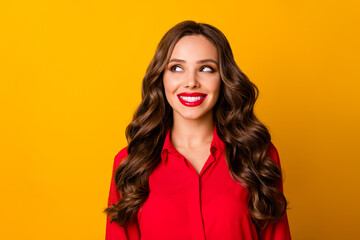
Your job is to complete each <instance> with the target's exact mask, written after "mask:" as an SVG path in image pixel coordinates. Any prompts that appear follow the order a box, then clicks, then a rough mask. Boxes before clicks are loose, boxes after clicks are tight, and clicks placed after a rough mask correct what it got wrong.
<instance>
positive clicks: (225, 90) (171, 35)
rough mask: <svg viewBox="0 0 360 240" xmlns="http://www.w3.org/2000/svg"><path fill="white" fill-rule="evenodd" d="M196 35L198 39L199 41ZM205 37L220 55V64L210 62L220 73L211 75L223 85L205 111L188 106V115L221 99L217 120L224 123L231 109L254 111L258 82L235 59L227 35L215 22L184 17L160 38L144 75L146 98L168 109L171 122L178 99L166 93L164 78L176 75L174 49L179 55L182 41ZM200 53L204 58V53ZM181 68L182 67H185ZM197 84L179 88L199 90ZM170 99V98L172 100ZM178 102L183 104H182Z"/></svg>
mask: <svg viewBox="0 0 360 240" xmlns="http://www.w3.org/2000/svg"><path fill="white" fill-rule="evenodd" d="M196 39H197V40H198V41H196ZM194 40H195V41H194ZM201 41H203V42H204V44H206V47H203V48H204V49H209V51H208V53H207V55H208V56H209V57H212V58H217V61H216V62H217V63H216V64H212V63H209V64H208V65H210V64H212V66H213V67H216V73H215V74H213V75H211V76H212V78H211V79H212V80H214V79H218V80H219V81H220V84H219V85H220V86H219V88H218V91H217V92H216V91H215V92H214V95H213V98H212V99H210V97H209V99H208V100H211V101H208V102H209V103H208V105H206V106H205V109H204V111H203V112H198V114H195V115H194V114H193V112H194V109H192V108H189V107H187V108H183V109H187V110H188V111H187V112H185V113H184V115H187V116H188V117H189V118H195V117H197V116H199V114H201V113H204V112H208V111H207V110H208V109H209V107H211V108H212V107H213V106H214V104H215V103H217V104H216V105H215V108H214V113H215V122H219V121H221V122H222V124H226V123H228V122H227V121H228V120H227V119H226V114H227V113H231V112H237V113H238V112H239V111H241V112H242V111H243V110H245V117H246V116H248V115H249V114H250V115H251V112H252V105H253V104H254V103H255V100H256V98H257V88H256V86H255V85H254V84H252V83H251V82H250V81H249V80H248V78H247V77H246V76H245V74H243V73H242V72H241V70H240V69H239V67H238V66H237V64H236V63H235V61H234V58H233V54H232V50H231V47H230V44H229V42H228V40H227V39H226V37H225V35H224V34H223V33H222V32H221V31H220V30H218V29H217V28H215V27H214V26H211V25H209V24H206V23H196V22H194V21H183V22H180V23H178V24H177V25H175V26H174V27H172V28H171V29H170V30H169V31H168V32H167V33H166V34H165V35H164V36H163V37H162V39H161V40H160V42H159V44H158V47H157V49H156V52H155V55H154V57H153V59H152V60H151V62H150V64H149V67H148V69H147V71H146V74H145V77H144V79H143V86H142V97H143V99H147V101H149V103H150V102H153V103H154V104H156V105H157V106H156V109H159V108H161V109H162V110H164V111H163V114H164V115H163V118H162V120H164V121H168V122H169V120H170V122H172V121H173V119H172V116H170V115H172V114H171V112H172V111H171V109H172V108H174V107H175V101H172V100H175V99H176V98H175V97H174V98H169V97H171V96H169V92H167V93H166V91H165V90H166V89H167V88H165V87H166V86H164V82H165V84H167V83H171V81H169V80H170V79H175V78H174V77H175V75H174V73H173V72H170V71H169V66H171V67H172V65H176V64H174V63H171V65H170V64H169V61H170V60H171V59H172V56H173V55H174V53H175V55H176V56H179V51H177V50H178V49H177V47H178V46H179V44H181V43H184V42H188V43H189V42H197V44H201ZM182 45H184V44H182ZM174 50H175V52H174ZM215 55H216V56H215ZM198 56H199V58H200V56H201V55H198ZM204 56H205V55H204ZM193 66H195V65H191V67H193ZM183 67H185V66H183ZM187 67H190V65H187ZM183 70H184V69H183ZM192 70H194V69H192ZM179 71H181V69H180V70H179ZM193 72H194V71H193ZM179 74H180V73H179ZM179 74H178V75H179ZM204 74H205V73H204ZM207 75H208V76H209V73H207ZM214 75H215V76H214ZM214 81H215V80H214ZM199 83H200V84H201V82H200V81H199V82H198V84H199ZM190 84H191V83H190ZM195 85H196V83H195ZM167 86H170V84H167ZM188 87H189V86H188ZM196 87H197V86H195V88H196ZM195 88H193V90H191V91H185V87H183V88H182V89H179V91H182V92H194V91H195V92H196V90H195ZM183 90H184V91H183ZM178 93H179V92H178ZM239 93H240V94H239ZM172 96H174V95H172ZM167 97H168V98H167ZM171 99H172V100H171ZM168 100H170V102H169V101H168ZM214 100H216V101H214ZM206 101H207V99H205V101H204V103H205V102H206ZM169 103H170V105H171V106H172V108H171V106H170V105H169ZM176 106H177V107H178V108H180V107H181V106H182V105H176ZM199 107H200V106H199ZM154 109H155V108H154ZM211 113H212V111H211ZM165 124H166V123H165Z"/></svg>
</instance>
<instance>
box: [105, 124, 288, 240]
mask: <svg viewBox="0 0 360 240" xmlns="http://www.w3.org/2000/svg"><path fill="white" fill-rule="evenodd" d="M126 149H127V147H125V148H123V149H122V150H121V151H120V152H119V153H118V154H117V155H116V157H115V160H114V167H113V171H115V169H116V168H117V166H118V165H119V163H120V162H121V160H122V159H124V157H126V156H127V150H126ZM224 151H225V144H224V142H223V141H222V140H221V139H220V138H219V137H218V135H217V133H216V127H214V135H213V140H212V142H211V147H210V155H209V157H208V159H207V160H206V162H205V165H204V166H203V168H202V170H201V172H200V174H198V173H197V172H196V170H195V168H194V167H193V166H192V165H191V163H190V162H189V161H188V160H187V159H186V158H185V157H184V156H182V155H181V154H180V153H179V152H178V151H177V150H176V149H175V147H174V146H173V145H172V144H171V142H170V130H169V131H168V133H167V135H166V138H165V142H164V146H163V149H162V152H161V162H160V163H159V165H158V166H157V167H156V169H155V170H154V171H153V172H152V173H151V175H150V177H149V188H150V193H149V197H148V199H147V200H146V201H145V202H144V204H143V205H142V207H141V208H140V209H139V211H138V213H137V219H136V222H134V223H131V224H128V225H127V226H126V227H120V226H119V225H118V224H117V223H116V222H112V223H111V224H110V219H109V218H108V219H107V224H106V240H115V239H117V240H125V239H128V240H135V239H140V237H141V239H142V240H153V239H154V240H169V239H171V240H177V239H178V240H190V239H192V240H205V239H206V240H219V239H224V240H242V239H244V240H245V239H246V240H248V239H276V240H282V239H291V238H290V230H289V224H288V219H287V215H286V214H285V215H284V216H283V217H282V219H281V220H280V221H279V222H277V223H276V224H273V223H271V224H269V225H268V226H267V228H266V229H265V230H264V231H263V232H261V233H260V234H259V235H258V233H257V232H256V228H255V225H254V224H253V222H252V220H251V216H250V213H249V209H248V190H247V189H246V188H244V187H243V186H242V185H241V184H239V183H238V182H236V181H235V180H233V179H232V178H231V176H230V173H229V170H228V167H227V164H226V160H225V154H224V153H225V152H224ZM268 156H269V157H270V158H271V159H272V160H274V161H275V162H276V163H277V164H278V165H279V166H280V162H279V155H278V152H277V150H276V148H275V146H274V145H273V144H272V143H271V144H270V147H269V150H268ZM111 179H112V180H111V187H110V194H109V199H108V206H110V204H111V203H116V202H118V200H119V198H120V194H119V191H118V190H117V189H116V187H115V182H114V172H113V176H112V178H111ZM280 190H281V191H283V189H282V183H281V184H280Z"/></svg>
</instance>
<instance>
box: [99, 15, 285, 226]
mask: <svg viewBox="0 0 360 240" xmlns="http://www.w3.org/2000/svg"><path fill="white" fill-rule="evenodd" d="M198 34H200V35H203V36H204V37H206V38H207V39H208V40H209V41H210V42H212V43H213V44H214V46H215V47H216V48H217V52H218V56H219V69H220V77H221V87H220V94H219V98H218V101H217V103H216V104H215V106H214V115H213V117H214V124H215V125H216V129H217V132H218V135H219V137H220V139H221V140H223V141H224V143H225V155H226V161H227V164H228V166H229V172H230V174H231V176H232V178H233V179H234V180H236V181H237V182H239V183H240V184H242V185H243V186H244V187H246V188H247V189H248V190H249V202H248V205H249V211H250V214H251V216H252V219H253V221H254V223H255V224H256V226H257V227H264V226H265V225H266V224H267V223H269V222H270V221H271V222H276V221H278V220H279V219H280V218H281V217H282V216H283V215H284V214H285V211H286V206H287V201H286V199H285V197H284V195H283V193H282V192H281V191H280V190H279V188H278V186H279V185H278V184H279V183H280V181H281V170H280V168H279V167H278V166H277V165H276V163H275V162H274V161H273V160H271V159H270V158H269V157H268V156H267V151H268V148H269V145H270V140H271V137H270V134H269V131H268V129H267V128H266V127H265V125H264V124H262V123H261V122H260V121H259V120H258V119H257V118H256V116H255V115H254V111H253V108H254V104H255V101H256V99H257V97H258V92H259V91H258V88H257V87H256V86H255V85H254V84H253V83H252V82H250V80H249V79H248V77H247V76H246V75H245V74H244V73H243V72H242V71H241V70H240V68H239V67H238V66H237V64H236V63H235V60H234V57H233V54H232V50H231V48H230V45H229V42H228V41H227V39H226V37H225V35H224V34H223V33H222V32H221V31H219V30H218V29H217V28H215V27H214V26H212V25H209V24H206V23H196V22H194V21H183V22H180V23H178V24H177V25H175V26H174V27H173V28H171V29H170V30H169V31H168V32H167V33H166V34H165V35H164V36H163V37H162V39H161V41H160V42H159V44H158V46H157V49H156V52H155V56H154V57H153V59H152V60H151V62H150V64H149V66H148V68H147V71H146V73H145V77H144V79H143V82H142V102H141V103H140V105H139V107H138V108H137V110H136V111H135V113H134V116H133V120H132V122H131V123H130V124H129V125H128V126H127V128H126V138H127V141H128V148H127V152H128V156H127V157H126V158H125V159H124V160H123V161H122V162H121V163H120V165H119V166H118V167H117V169H116V171H115V174H114V180H115V183H116V187H117V188H118V190H119V191H120V194H121V198H120V201H119V202H118V203H116V204H112V205H111V206H109V207H107V208H106V209H105V210H104V212H106V213H107V215H108V217H109V218H110V219H111V222H113V221H115V222H117V223H118V224H119V225H120V226H124V225H125V224H127V223H129V222H131V221H133V220H134V217H136V213H137V211H138V210H139V208H140V207H141V205H142V204H143V203H144V202H145V200H146V199H147V197H148V195H149V176H150V174H151V173H152V171H153V170H154V169H155V167H156V166H157V165H158V164H159V163H160V161H161V157H160V154H161V150H162V147H163V143H164V140H165V136H166V133H167V131H168V130H169V129H171V126H172V124H173V115H172V108H171V106H170V105H169V103H168V102H167V100H166V96H165V92H164V86H163V72H164V70H165V68H166V66H167V62H168V61H169V59H170V56H171V53H172V50H173V49H174V46H175V44H176V43H177V42H178V41H179V39H180V38H181V37H183V36H186V35H198Z"/></svg>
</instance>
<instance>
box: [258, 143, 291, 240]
mask: <svg viewBox="0 0 360 240" xmlns="http://www.w3.org/2000/svg"><path fill="white" fill-rule="evenodd" d="M268 156H269V157H270V158H271V159H272V160H273V161H274V162H275V163H276V164H277V165H278V166H279V167H280V169H281V165H280V159H279V154H278V151H277V149H276V148H275V146H274V145H273V143H270V146H269V151H268ZM278 187H279V190H280V191H281V192H282V193H283V191H284V190H283V182H282V179H281V181H280V183H279V185H278ZM260 239H261V240H290V239H291V235H290V228H289V222H288V218H287V214H286V213H285V214H284V216H283V217H282V218H281V219H280V220H279V221H278V222H276V223H269V224H268V225H267V227H266V228H265V229H264V230H263V231H262V232H261V233H260Z"/></svg>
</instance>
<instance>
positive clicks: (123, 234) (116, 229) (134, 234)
mask: <svg viewBox="0 0 360 240" xmlns="http://www.w3.org/2000/svg"><path fill="white" fill-rule="evenodd" d="M126 156H127V147H125V148H123V149H122V150H121V151H120V152H119V153H118V154H117V155H116V156H115V159H114V165H113V171H112V176H111V183H110V191H109V198H108V206H110V205H111V204H112V203H117V202H118V201H119V199H120V198H121V194H120V192H119V190H118V189H117V188H116V184H115V180H114V173H115V170H116V168H117V167H118V166H119V164H120V162H121V161H122V160H123V159H124V158H125V157H126ZM139 239H140V229H139V225H138V221H137V218H136V222H132V223H130V224H128V225H126V226H125V227H122V226H119V224H118V223H117V222H112V223H110V218H107V219H106V235H105V240H139Z"/></svg>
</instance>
